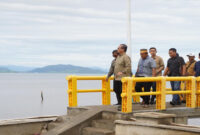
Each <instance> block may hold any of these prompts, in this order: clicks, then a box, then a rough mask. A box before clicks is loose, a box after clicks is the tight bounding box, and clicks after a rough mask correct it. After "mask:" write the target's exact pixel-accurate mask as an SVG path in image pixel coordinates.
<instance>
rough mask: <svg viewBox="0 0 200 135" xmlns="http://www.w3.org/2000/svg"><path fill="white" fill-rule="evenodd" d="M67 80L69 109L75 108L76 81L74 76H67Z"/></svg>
mask: <svg viewBox="0 0 200 135" xmlns="http://www.w3.org/2000/svg"><path fill="white" fill-rule="evenodd" d="M67 80H68V101H69V107H77V79H76V76H69V77H68V78H67Z"/></svg>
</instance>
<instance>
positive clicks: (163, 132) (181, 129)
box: [115, 121, 200, 135]
mask: <svg viewBox="0 0 200 135" xmlns="http://www.w3.org/2000/svg"><path fill="white" fill-rule="evenodd" d="M199 134H200V129H199V128H194V127H189V126H175V125H173V126H170V125H156V124H154V125H153V124H145V123H138V122H131V121H116V130H115V135H199Z"/></svg>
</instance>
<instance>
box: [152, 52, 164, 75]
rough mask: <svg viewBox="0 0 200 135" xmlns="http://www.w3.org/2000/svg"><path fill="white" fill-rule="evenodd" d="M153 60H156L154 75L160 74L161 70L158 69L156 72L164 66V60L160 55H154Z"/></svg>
mask: <svg viewBox="0 0 200 135" xmlns="http://www.w3.org/2000/svg"><path fill="white" fill-rule="evenodd" d="M153 59H154V60H155V62H156V73H157V74H156V76H161V75H162V71H160V72H157V71H158V70H159V69H160V68H161V67H163V69H164V67H165V65H164V61H163V59H162V58H161V57H160V56H156V57H155V58H153Z"/></svg>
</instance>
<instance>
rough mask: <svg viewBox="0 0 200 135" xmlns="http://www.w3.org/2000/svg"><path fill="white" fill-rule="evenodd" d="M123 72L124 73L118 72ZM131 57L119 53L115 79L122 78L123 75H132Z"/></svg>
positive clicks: (115, 67)
mask: <svg viewBox="0 0 200 135" xmlns="http://www.w3.org/2000/svg"><path fill="white" fill-rule="evenodd" d="M119 72H122V75H117V73H119ZM131 73H132V72H131V59H130V57H129V56H128V55H126V54H123V55H119V56H118V57H117V59H116V61H115V66H114V76H115V80H121V79H122V77H131Z"/></svg>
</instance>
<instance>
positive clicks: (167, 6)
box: [0, 0, 200, 68]
mask: <svg viewBox="0 0 200 135" xmlns="http://www.w3.org/2000/svg"><path fill="white" fill-rule="evenodd" d="M199 7H200V1H199V0H132V34H133V35H132V40H133V41H132V52H133V54H132V62H133V67H134V68H135V67H136V66H137V62H138V60H139V49H140V48H149V47H151V46H154V47H157V48H158V51H159V52H158V54H159V55H160V56H162V57H163V58H164V60H165V62H166V61H167V59H168V58H169V56H168V49H169V48H170V47H175V48H177V49H178V52H179V53H180V55H182V56H184V58H185V59H186V54H187V53H190V52H192V53H195V54H196V55H197V54H198V53H199V52H200V47H199V44H200V14H199V13H200V8H199ZM126 33H127V32H126V1H125V0H0V63H1V65H20V66H35V67H37V66H45V65H50V64H74V65H79V66H89V67H101V68H108V67H109V66H110V62H111V60H112V57H111V52H112V50H113V49H115V48H117V46H118V45H119V44H120V43H126V39H127V38H126Z"/></svg>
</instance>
